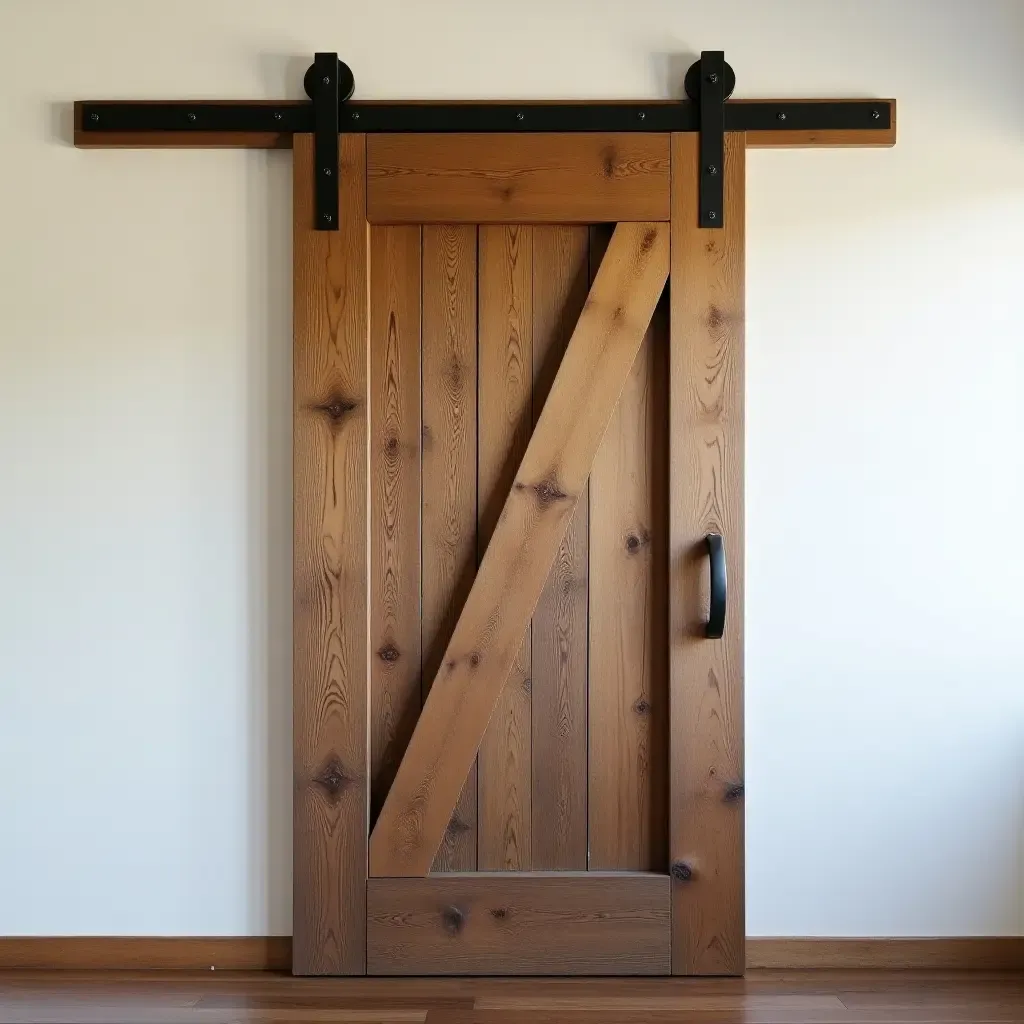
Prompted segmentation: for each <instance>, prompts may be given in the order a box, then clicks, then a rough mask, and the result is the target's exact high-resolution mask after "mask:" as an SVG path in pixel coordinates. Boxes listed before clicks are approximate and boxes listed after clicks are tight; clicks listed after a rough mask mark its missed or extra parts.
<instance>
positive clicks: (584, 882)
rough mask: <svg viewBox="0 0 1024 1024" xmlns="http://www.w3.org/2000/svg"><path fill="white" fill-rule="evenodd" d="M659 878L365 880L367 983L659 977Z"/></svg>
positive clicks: (664, 880) (665, 885) (665, 948)
mask: <svg viewBox="0 0 1024 1024" xmlns="http://www.w3.org/2000/svg"><path fill="white" fill-rule="evenodd" d="M668 890H669V880H668V877H667V876H665V875H654V874H616V875H599V874H594V873H590V872H555V873H552V874H515V875H510V874H503V873H498V874H483V873H480V874H468V875H445V876H441V875H434V876H431V877H430V878H403V879H383V878H381V879H373V880H372V881H371V882H370V884H369V889H368V893H367V904H368V911H367V912H368V919H367V957H368V959H367V969H368V972H369V973H370V974H563V975H568V974H606V975H608V974H667V973H668V970H669V946H670V935H669V892H668Z"/></svg>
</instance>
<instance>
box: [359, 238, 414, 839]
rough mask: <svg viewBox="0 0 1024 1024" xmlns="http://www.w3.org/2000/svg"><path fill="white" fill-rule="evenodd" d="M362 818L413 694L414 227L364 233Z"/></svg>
mask: <svg viewBox="0 0 1024 1024" xmlns="http://www.w3.org/2000/svg"><path fill="white" fill-rule="evenodd" d="M369 390H370V428H369V436H370V701H371V704H370V818H371V822H372V821H373V820H375V819H376V816H377V814H378V813H379V812H380V808H381V807H382V806H383V804H384V799H385V797H386V796H387V793H388V790H389V789H390V788H391V782H392V780H393V779H394V777H395V772H397V771H398V765H399V763H400V762H401V760H402V755H403V754H404V753H405V748H406V745H407V744H408V742H409V737H410V736H412V731H413V729H414V728H415V727H416V720H417V719H418V718H419V713H420V706H421V703H422V698H421V693H420V671H421V664H420V229H419V227H418V226H415V225H404V226H401V227H381V226H376V225H375V226H374V227H372V228H371V229H370V384H369Z"/></svg>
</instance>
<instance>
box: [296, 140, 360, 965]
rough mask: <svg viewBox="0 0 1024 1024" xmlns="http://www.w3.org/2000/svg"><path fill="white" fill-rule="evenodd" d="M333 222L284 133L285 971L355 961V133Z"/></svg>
mask: <svg viewBox="0 0 1024 1024" xmlns="http://www.w3.org/2000/svg"><path fill="white" fill-rule="evenodd" d="M339 159H340V166H341V170H342V173H341V175H340V179H339V214H340V218H341V226H340V229H339V230H338V231H314V230H313V229H312V226H311V225H312V223H313V138H312V136H310V135H303V136H299V137H297V138H296V141H295V174H294V182H295V185H294V236H293V254H294V255H293V259H294V313H293V321H294V369H293V374H294V414H293V415H294V441H293V445H294V449H293V450H294V521H295V526H294V529H295V548H294V551H295V555H294V558H295V561H294V576H293V580H294V596H293V623H294V624H293V632H294V647H293V699H292V714H293V749H294V754H293V774H294V787H293V819H294V846H293V851H294V853H293V857H294V865H293V914H292V922H293V929H294V936H295V946H294V959H293V969H294V970H295V972H296V973H297V974H362V973H363V972H364V971H365V963H366V961H365V956H366V949H365V929H364V928H363V924H362V918H363V915H364V910H365V906H366V885H365V879H366V832H367V799H366V798H367V749H366V747H367V736H366V733H367V727H366V724H367V689H368V666H367V629H368V621H367V589H368V588H367V540H366V536H367V519H366V512H367V509H366V506H367V469H366V461H367V460H366V437H367V434H366V430H367V425H366V412H367V380H366V376H367V369H366V368H367V309H366V301H367V300H366V266H367V252H366V224H365V220H366V216H365V205H364V203H365V192H364V189H363V186H362V181H363V174H364V166H365V139H364V138H363V136H360V135H346V136H343V137H342V138H341V141H340V144H339Z"/></svg>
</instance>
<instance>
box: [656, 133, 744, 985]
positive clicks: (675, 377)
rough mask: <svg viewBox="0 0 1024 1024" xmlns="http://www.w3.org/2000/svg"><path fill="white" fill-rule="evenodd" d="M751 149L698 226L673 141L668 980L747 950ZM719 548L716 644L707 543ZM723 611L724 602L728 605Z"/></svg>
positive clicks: (693, 176)
mask: <svg viewBox="0 0 1024 1024" xmlns="http://www.w3.org/2000/svg"><path fill="white" fill-rule="evenodd" d="M745 156H746V140H745V137H744V135H743V133H742V132H728V133H726V135H725V161H724V164H725V166H724V171H723V176H724V182H723V185H724V190H725V210H726V217H725V225H724V226H723V227H720V228H703V227H700V226H699V223H700V222H699V217H698V206H697V204H698V195H699V186H698V183H699V178H700V175H701V172H702V168H701V166H700V164H701V158H700V140H699V139H698V138H697V137H696V136H694V135H687V134H683V133H677V134H674V135H673V136H672V220H671V273H670V278H669V281H670V283H669V293H670V305H671V313H670V316H671V326H670V330H669V339H670V360H669V550H668V558H669V566H668V569H669V722H670V726H669V729H670V732H669V735H670V740H669V790H670V792H669V844H670V848H669V871H670V874H671V877H672V973H673V974H700V975H740V974H742V973H743V971H744V967H745V953H744V942H745V936H746V927H745V916H744V801H743V792H744V782H743V546H744V537H743V447H744V427H743V394H744V393H743V387H744V384H743V378H744V374H743V367H744V351H743V346H744V233H745V232H744V220H745V217H744V200H745V190H746V184H745ZM710 534H716V535H719V536H720V537H722V538H723V539H724V546H725V549H726V551H727V557H728V608H727V615H726V618H725V631H724V635H722V636H721V637H720V638H713V635H714V634H713V631H711V630H709V629H708V628H707V625H708V619H707V616H708V603H709V597H708V595H707V594H706V593H705V592H702V586H701V580H702V578H703V577H704V575H705V574H706V572H707V570H706V569H705V562H706V561H707V553H708V544H707V537H708V535H710ZM722 596H723V598H724V595H722Z"/></svg>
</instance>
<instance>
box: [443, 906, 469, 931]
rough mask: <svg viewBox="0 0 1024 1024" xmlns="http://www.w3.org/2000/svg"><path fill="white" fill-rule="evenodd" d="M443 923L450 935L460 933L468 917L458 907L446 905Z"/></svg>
mask: <svg viewBox="0 0 1024 1024" xmlns="http://www.w3.org/2000/svg"><path fill="white" fill-rule="evenodd" d="M441 923H442V925H444V930H445V931H446V932H447V933H448V934H449V935H458V934H459V932H461V931H462V926H463V925H464V924H465V923H466V918H465V915H464V914H463V913H462V911H461V910H459V908H458V907H445V908H444V910H442V911H441Z"/></svg>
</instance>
